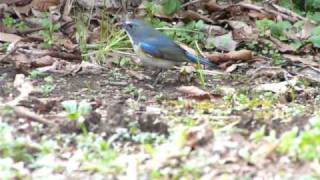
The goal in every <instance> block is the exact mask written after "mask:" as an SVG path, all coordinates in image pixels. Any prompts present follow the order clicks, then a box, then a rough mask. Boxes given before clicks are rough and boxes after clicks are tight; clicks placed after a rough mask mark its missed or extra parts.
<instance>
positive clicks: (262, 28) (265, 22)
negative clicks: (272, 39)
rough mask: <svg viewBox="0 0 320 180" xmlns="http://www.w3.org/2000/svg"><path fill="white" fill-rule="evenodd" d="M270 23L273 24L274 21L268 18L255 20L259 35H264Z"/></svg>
mask: <svg viewBox="0 0 320 180" xmlns="http://www.w3.org/2000/svg"><path fill="white" fill-rule="evenodd" d="M272 24H274V22H273V21H272V20H269V19H262V20H258V21H256V26H257V28H258V30H259V35H260V36H265V33H266V31H267V30H268V29H269V28H270V26H271V25H272Z"/></svg>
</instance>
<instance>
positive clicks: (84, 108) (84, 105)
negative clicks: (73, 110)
mask: <svg viewBox="0 0 320 180" xmlns="http://www.w3.org/2000/svg"><path fill="white" fill-rule="evenodd" d="M91 111H92V107H91V105H90V104H89V103H88V102H86V101H81V102H80V103H79V108H78V112H79V113H80V115H86V114H89V113H90V112H91Z"/></svg>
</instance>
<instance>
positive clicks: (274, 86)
mask: <svg viewBox="0 0 320 180" xmlns="http://www.w3.org/2000/svg"><path fill="white" fill-rule="evenodd" d="M297 82H298V79H297V78H295V79H291V80H289V81H283V82H279V83H266V84H259V85H258V86H256V87H254V88H253V90H254V91H255V92H264V91H270V92H274V93H276V94H285V93H287V92H288V91H289V90H290V89H291V87H295V85H296V84H297Z"/></svg>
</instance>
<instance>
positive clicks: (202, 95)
mask: <svg viewBox="0 0 320 180" xmlns="http://www.w3.org/2000/svg"><path fill="white" fill-rule="evenodd" d="M177 90H178V91H180V92H182V93H185V94H187V95H188V96H189V97H192V98H194V99H197V100H206V99H211V98H212V96H211V94H210V93H209V92H206V91H204V90H202V89H200V88H198V87H196V86H180V87H178V88H177Z"/></svg>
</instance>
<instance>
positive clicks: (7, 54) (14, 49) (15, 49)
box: [0, 46, 20, 63]
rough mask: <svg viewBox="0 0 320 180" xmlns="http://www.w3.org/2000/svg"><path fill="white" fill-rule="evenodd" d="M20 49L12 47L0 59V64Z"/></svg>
mask: <svg viewBox="0 0 320 180" xmlns="http://www.w3.org/2000/svg"><path fill="white" fill-rule="evenodd" d="M19 48H20V47H17V46H16V47H14V48H13V49H12V50H11V51H9V52H7V53H6V54H5V55H4V56H3V57H1V58H0V63H1V62H2V61H4V60H5V59H7V58H8V57H9V56H10V55H11V54H13V53H14V52H16V51H17V49H19Z"/></svg>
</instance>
